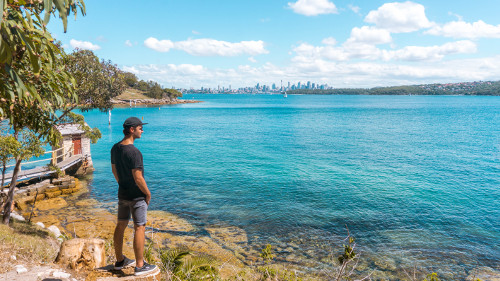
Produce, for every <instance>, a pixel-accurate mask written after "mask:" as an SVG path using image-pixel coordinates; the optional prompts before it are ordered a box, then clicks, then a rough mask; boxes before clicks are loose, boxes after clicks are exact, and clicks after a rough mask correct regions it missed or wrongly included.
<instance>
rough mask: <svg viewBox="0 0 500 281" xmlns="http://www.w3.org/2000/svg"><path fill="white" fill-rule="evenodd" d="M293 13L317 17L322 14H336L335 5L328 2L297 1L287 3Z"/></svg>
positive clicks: (316, 0)
mask: <svg viewBox="0 0 500 281" xmlns="http://www.w3.org/2000/svg"><path fill="white" fill-rule="evenodd" d="M288 7H290V8H291V9H292V10H293V11H294V12H295V13H297V14H301V15H305V16H317V15H323V14H336V13H338V10H337V7H336V6H335V4H333V3H332V2H330V1H328V0H298V1H297V2H295V3H290V2H289V3H288Z"/></svg>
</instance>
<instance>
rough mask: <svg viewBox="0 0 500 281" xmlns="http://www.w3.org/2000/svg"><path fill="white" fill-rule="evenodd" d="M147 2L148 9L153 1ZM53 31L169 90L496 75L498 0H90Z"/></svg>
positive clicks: (67, 43) (499, 65)
mask: <svg viewBox="0 0 500 281" xmlns="http://www.w3.org/2000/svg"><path fill="white" fill-rule="evenodd" d="M146 3H147V4H146ZM85 4H86V7H87V15H86V16H85V17H82V16H81V15H79V16H78V17H77V19H76V21H73V20H70V22H69V26H68V32H67V33H63V29H62V25H61V23H60V21H57V20H55V19H52V20H51V22H50V24H49V29H50V31H51V32H52V33H53V35H54V36H55V37H56V38H57V39H59V40H61V41H62V42H63V44H64V47H65V49H66V51H67V52H71V51H72V50H73V48H76V47H78V48H81V49H91V50H93V51H94V52H95V53H96V54H97V55H98V56H99V57H100V58H102V59H106V60H111V61H112V62H113V63H115V64H117V65H118V66H119V67H120V68H121V69H123V70H125V71H130V72H133V73H135V74H136V75H137V76H138V77H139V78H140V79H144V80H154V81H157V82H159V83H160V84H162V85H163V86H166V87H171V86H174V87H176V88H191V87H193V88H200V87H205V88H208V87H212V88H213V87H217V86H218V85H220V86H221V87H222V86H225V87H227V86H229V85H231V86H232V88H237V87H245V86H254V85H255V84H256V83H261V84H267V85H270V84H272V83H276V84H277V85H279V83H280V80H283V83H284V84H287V83H288V82H291V83H293V84H295V83H297V82H299V81H300V82H307V81H311V82H315V83H320V84H328V85H329V86H333V87H337V88H344V87H349V88H351V87H374V86H389V85H408V84H422V83H436V82H437V83H447V82H462V81H478V80H500V48H499V46H500V44H499V43H500V17H498V11H499V10H500V2H499V1H498V0H476V1H464V0H456V1H435V0H434V1H430V0H423V1H401V2H391V1H378V0H369V1H368V0H363V1H355V0H351V1H344V0H288V1H281V0H267V1H263V0H252V1H238V0H236V1H235V0H231V1H228V0H217V1H210V0H182V1H181V0H165V1H160V0H157V1H147V2H141V1H127V0H123V1H117V0H106V1H103V0H86V1H85Z"/></svg>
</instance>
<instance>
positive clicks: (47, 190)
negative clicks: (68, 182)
mask: <svg viewBox="0 0 500 281" xmlns="http://www.w3.org/2000/svg"><path fill="white" fill-rule="evenodd" d="M54 191H59V187H57V186H53V185H51V186H49V187H47V189H46V190H45V193H47V192H54Z"/></svg>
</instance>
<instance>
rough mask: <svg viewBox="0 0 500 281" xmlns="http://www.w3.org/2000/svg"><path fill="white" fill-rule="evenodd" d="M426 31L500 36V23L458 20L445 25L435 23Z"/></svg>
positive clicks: (458, 35) (459, 36) (484, 36)
mask: <svg viewBox="0 0 500 281" xmlns="http://www.w3.org/2000/svg"><path fill="white" fill-rule="evenodd" d="M426 33H427V34H432V35H438V36H445V37H453V38H468V39H478V38H500V24H499V25H491V24H487V23H485V22H484V21H482V20H479V21H476V22H474V23H468V22H465V21H462V20H458V21H452V22H449V23H446V24H444V25H435V26H433V27H432V28H431V29H429V30H428V31H426Z"/></svg>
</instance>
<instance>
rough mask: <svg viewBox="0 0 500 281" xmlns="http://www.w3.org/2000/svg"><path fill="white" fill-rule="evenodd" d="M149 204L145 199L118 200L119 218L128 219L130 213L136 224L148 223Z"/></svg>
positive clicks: (120, 219)
mask: <svg viewBox="0 0 500 281" xmlns="http://www.w3.org/2000/svg"><path fill="white" fill-rule="evenodd" d="M147 212H148V204H146V200H144V199H142V198H141V199H136V200H123V199H119V200H118V220H119V221H124V220H126V221H128V220H130V215H132V219H133V220H134V224H135V225H139V226H140V225H146V222H147Z"/></svg>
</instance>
